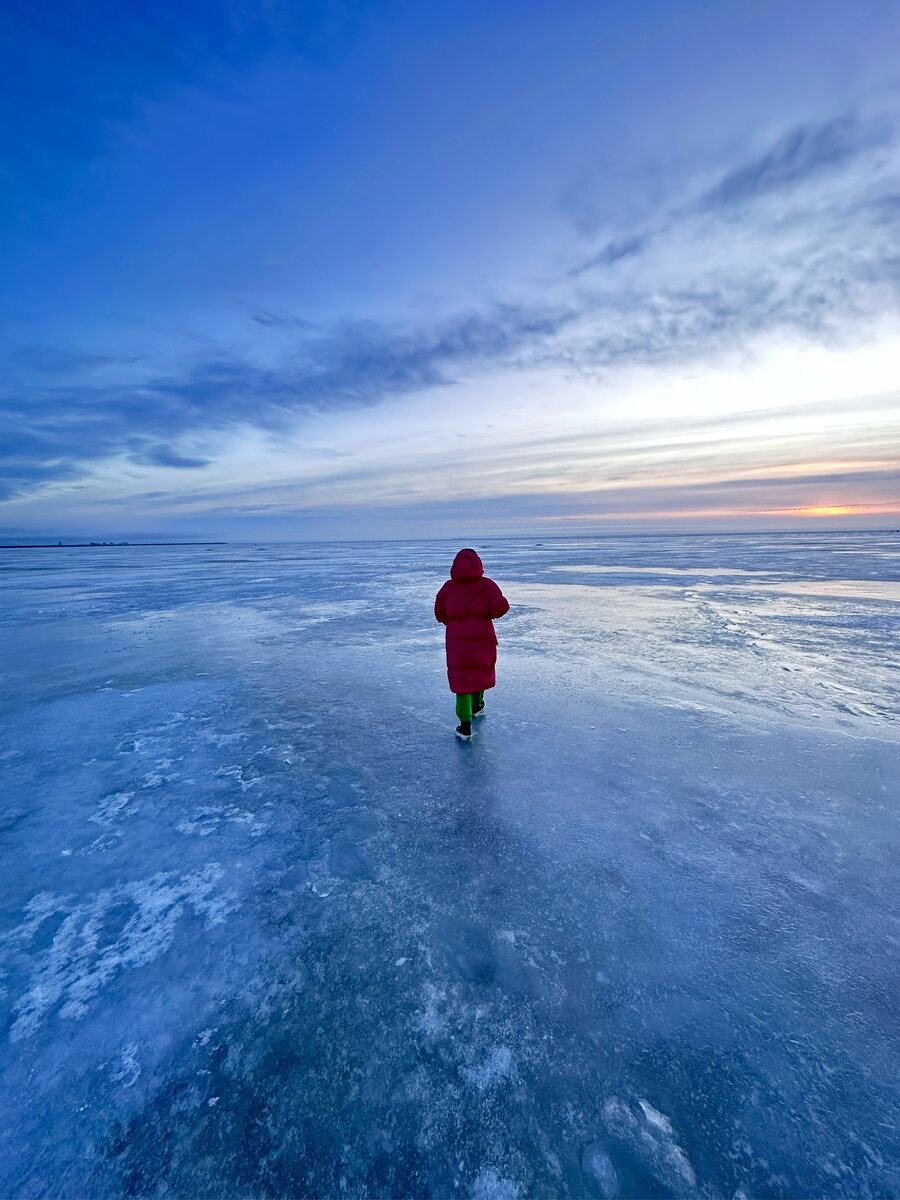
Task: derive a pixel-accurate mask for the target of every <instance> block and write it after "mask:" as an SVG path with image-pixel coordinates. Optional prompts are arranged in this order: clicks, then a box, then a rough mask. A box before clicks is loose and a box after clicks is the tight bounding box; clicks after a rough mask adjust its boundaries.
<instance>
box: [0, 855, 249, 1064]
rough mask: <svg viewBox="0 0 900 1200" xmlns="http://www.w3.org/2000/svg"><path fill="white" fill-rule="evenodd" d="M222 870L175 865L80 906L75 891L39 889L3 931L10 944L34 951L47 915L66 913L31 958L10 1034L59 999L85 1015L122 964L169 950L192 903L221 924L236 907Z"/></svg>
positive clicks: (29, 1029) (62, 1010)
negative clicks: (185, 870) (178, 869)
mask: <svg viewBox="0 0 900 1200" xmlns="http://www.w3.org/2000/svg"><path fill="white" fill-rule="evenodd" d="M223 873H224V872H223V869H222V867H221V866H220V865H219V864H218V863H208V864H207V865H206V866H205V867H203V868H201V869H200V870H197V871H192V872H190V873H189V874H187V875H182V876H181V877H178V876H177V875H175V874H174V873H173V872H170V873H167V874H158V875H154V876H151V878H149V879H146V880H141V881H135V882H129V883H124V884H120V885H119V886H117V887H112V888H105V889H103V890H102V891H100V892H98V893H97V894H96V895H95V896H93V897H92V898H91V899H89V900H87V901H85V902H84V903H82V904H74V905H73V904H72V898H71V896H55V895H53V894H51V893H48V892H42V893H39V894H38V895H37V896H35V897H34V898H33V899H32V900H31V901H30V902H29V904H28V905H27V906H26V909H25V919H24V921H23V922H22V923H21V924H20V925H19V926H18V928H17V929H15V930H13V932H12V933H11V934H9V935H7V936H6V938H4V941H5V942H6V943H7V944H10V945H11V948H15V949H19V950H24V951H25V952H26V953H27V951H28V948H29V943H30V942H31V941H32V939H33V938H34V936H35V934H36V933H38V931H39V928H40V926H41V924H42V923H43V922H44V920H46V919H47V918H48V917H50V916H55V915H62V916H63V920H62V922H61V924H60V926H59V928H58V929H57V930H56V933H55V934H54V936H53V939H52V941H51V942H50V944H49V946H47V947H46V948H44V949H43V950H41V951H39V952H38V953H36V954H33V955H32V956H31V957H30V958H29V960H28V961H29V965H30V966H31V967H32V973H31V978H30V981H29V984H28V986H27V988H26V991H25V993H24V994H23V995H22V996H21V998H20V999H19V1001H18V1002H17V1004H16V1005H15V1007H14V1010H13V1012H14V1020H13V1023H12V1027H11V1029H10V1039H11V1040H12V1041H19V1040H20V1039H22V1038H25V1037H29V1036H30V1035H31V1034H33V1033H34V1032H35V1031H36V1030H37V1029H38V1027H39V1026H40V1024H41V1023H42V1022H43V1021H44V1020H45V1019H46V1018H47V1016H48V1015H49V1014H50V1013H51V1011H53V1010H54V1009H56V1008H57V1006H58V1012H59V1015H60V1016H61V1017H65V1018H77V1017H82V1016H84V1014H85V1013H86V1012H87V1009H88V1005H89V1003H90V1001H91V1000H92V999H93V998H94V997H95V996H96V995H97V994H98V993H100V992H102V991H103V990H104V989H105V988H106V987H107V985H108V984H109V983H110V982H111V981H112V980H113V979H115V978H116V977H117V976H118V975H120V974H121V973H122V972H123V971H126V970H128V969H129V968H134V967H142V966H145V965H146V964H147V963H150V962H153V960H154V959H156V958H159V957H160V955H162V954H163V953H165V951H166V950H168V948H169V947H170V946H171V944H172V942H173V940H174V938H175V933H176V929H177V926H178V922H179V921H180V919H181V917H182V916H183V915H184V913H185V910H186V908H187V907H188V906H190V907H191V908H192V909H193V910H194V912H195V913H196V914H197V915H198V916H201V917H204V918H205V922H206V927H207V928H211V927H213V926H215V925H220V924H221V923H222V922H223V921H224V920H225V918H226V917H227V916H228V914H229V913H230V912H231V911H232V910H233V909H234V908H236V907H237V901H236V899H235V898H234V897H233V896H231V895H229V894H227V893H222V892H220V891H219V889H218V884H219V881H220V880H221V878H222V875H223ZM119 924H120V925H121V927H120V928H119V929H118V930H117V931H115V926H116V925H119Z"/></svg>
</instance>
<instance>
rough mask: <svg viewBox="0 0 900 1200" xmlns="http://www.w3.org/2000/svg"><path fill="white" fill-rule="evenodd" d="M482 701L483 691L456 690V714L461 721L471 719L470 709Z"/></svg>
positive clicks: (476, 706) (478, 705) (479, 705)
mask: <svg viewBox="0 0 900 1200" xmlns="http://www.w3.org/2000/svg"><path fill="white" fill-rule="evenodd" d="M483 702H484V692H483V691H482V692H457V693H456V715H457V716H458V717H459V719H460V720H461V721H471V720H472V710H473V709H474V708H480V707H481V705H482V703H483Z"/></svg>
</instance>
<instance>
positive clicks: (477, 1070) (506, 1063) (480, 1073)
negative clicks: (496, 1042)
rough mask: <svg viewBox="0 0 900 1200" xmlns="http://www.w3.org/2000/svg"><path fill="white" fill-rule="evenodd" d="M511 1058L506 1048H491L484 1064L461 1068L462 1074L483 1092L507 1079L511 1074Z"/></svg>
mask: <svg viewBox="0 0 900 1200" xmlns="http://www.w3.org/2000/svg"><path fill="white" fill-rule="evenodd" d="M512 1064H513V1057H512V1054H511V1053H510V1050H509V1047H508V1046H492V1047H491V1049H490V1051H489V1052H488V1055H487V1057H486V1058H485V1060H484V1062H481V1063H479V1064H478V1065H477V1066H475V1067H463V1070H462V1073H463V1075H465V1077H466V1079H468V1081H469V1082H470V1083H471V1084H473V1085H474V1086H475V1087H477V1088H478V1090H479V1091H482V1092H483V1091H484V1090H485V1089H486V1088H489V1087H491V1086H492V1085H493V1084H495V1083H499V1082H500V1081H501V1080H502V1079H508V1078H509V1076H510V1074H511V1072H512Z"/></svg>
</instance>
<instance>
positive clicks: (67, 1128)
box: [0, 534, 900, 1198]
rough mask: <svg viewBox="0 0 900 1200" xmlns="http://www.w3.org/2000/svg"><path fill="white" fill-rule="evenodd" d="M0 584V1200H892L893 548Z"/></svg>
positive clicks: (847, 538) (520, 553)
mask: <svg viewBox="0 0 900 1200" xmlns="http://www.w3.org/2000/svg"><path fill="white" fill-rule="evenodd" d="M456 549H458V546H457V545H456V544H453V545H450V544H442V543H437V542H409V543H404V544H401V543H396V542H394V543H383V544H359V545H351V544H343V545H336V544H335V545H323V544H318V545H295V546H283V545H282V546H272V545H270V546H265V545H258V546H256V545H255V546H229V547H209V548H200V547H193V548H191V547H177V548H153V549H150V548H143V549H142V548H140V547H128V548H125V547H122V548H113V547H106V548H98V549H92V550H87V549H78V550H75V549H72V550H65V549H47V550H15V551H5V552H3V556H2V559H0V572H2V575H0V586H2V601H3V603H2V612H0V623H2V625H0V627H2V638H3V646H2V650H3V655H2V668H0V669H2V674H3V681H2V682H3V687H2V706H3V712H2V735H0V737H2V747H0V770H2V776H3V777H2V781H0V829H2V832H3V846H4V872H3V888H2V910H0V920H2V924H0V966H2V980H0V983H2V989H0V1007H2V1009H3V1012H4V1014H5V1025H4V1033H3V1040H2V1044H0V1109H2V1112H3V1114H4V1120H3V1122H2V1123H0V1195H3V1196H10V1197H44V1196H53V1197H71V1198H74V1197H86V1196H91V1197H119V1196H160V1197H163V1196H171V1197H265V1196H272V1197H275V1196H278V1197H293V1196H313V1197H325V1196H341V1197H343V1196H347V1197H351V1196H352V1197H359V1196H372V1197H390V1196H404V1197H413V1196H448V1197H449V1196H459V1197H485V1198H487V1197H497V1198H514V1197H522V1198H526V1197H533V1196H552V1197H567V1196H568V1197H588V1196H597V1197H629V1196H660V1197H672V1196H693V1195H699V1196H705V1197H723V1196H724V1197H734V1196H737V1197H748V1198H749V1197H777V1196H835V1197H860V1196H884V1197H887V1196H897V1195H898V1194H900V1167H898V1163H900V1134H898V1119H900V1118H898V1108H900V1106H898V1084H897V1081H898V1079H900V1054H898V1041H900V1038H898V1022H897V997H898V995H900V986H898V983H900V981H898V969H897V962H898V954H897V952H898V945H900V927H898V907H900V903H898V896H900V888H898V886H897V883H898V880H897V866H896V864H897V861H898V860H897V801H898V793H900V754H898V740H900V739H898V733H900V725H898V721H897V712H898V671H897V666H898V644H900V623H898V615H900V594H898V593H900V539H898V537H897V536H896V535H887V534H884V535H878V534H852V535H851V534H831V535H820V536H816V535H812V534H809V535H796V536H794V535H790V536H789V535H780V536H767V537H756V536H748V535H742V536H731V537H726V536H721V537H671V538H664V537H659V538H653V537H635V538H605V539H596V538H594V539H591V538H584V539H578V538H572V539H545V540H543V542H542V541H541V539H519V540H499V539H498V540H494V541H484V542H479V543H478V549H479V551H480V552H481V554H482V556H483V557H484V559H485V562H486V565H487V568H488V571H489V573H490V574H491V575H492V576H493V577H494V578H496V579H497V580H498V581H499V582H500V583H501V585H502V586H503V588H504V590H505V592H506V593H507V595H508V597H509V599H510V600H511V602H512V605H513V607H512V610H511V612H510V614H509V615H508V616H507V617H505V618H504V619H503V620H502V621H501V622H499V623H498V634H499V636H500V640H501V644H500V662H499V669H498V687H497V688H496V689H495V690H494V691H492V692H489V693H488V696H487V705H488V708H487V716H486V718H485V719H484V720H483V721H482V722H481V723H480V725H479V727H478V730H477V735H476V738H475V740H474V741H473V743H472V744H471V745H466V744H461V743H459V742H458V741H457V740H456V738H455V737H454V736H453V729H454V726H455V724H456V720H455V717H454V714H453V703H452V697H451V695H450V693H449V692H448V690H447V687H446V677H445V674H444V665H443V651H442V637H441V633H442V631H441V629H440V627H439V626H437V624H436V623H435V622H434V620H433V618H432V615H431V603H432V599H433V596H434V593H435V591H436V590H437V588H438V586H439V585H440V583H441V582H442V581H443V580H444V578H446V572H447V566H448V564H449V561H450V558H451V556H452V553H453V552H454V551H455V550H456Z"/></svg>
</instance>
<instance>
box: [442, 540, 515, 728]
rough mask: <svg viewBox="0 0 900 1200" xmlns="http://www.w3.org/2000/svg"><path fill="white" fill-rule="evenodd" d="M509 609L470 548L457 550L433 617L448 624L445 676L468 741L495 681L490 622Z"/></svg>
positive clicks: (494, 637) (493, 636)
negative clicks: (473, 719) (475, 720)
mask: <svg viewBox="0 0 900 1200" xmlns="http://www.w3.org/2000/svg"><path fill="white" fill-rule="evenodd" d="M508 612H509V601H508V600H507V599H506V597H505V596H504V595H503V593H502V592H501V591H500V589H499V587H498V586H497V585H496V583H494V581H493V579H488V578H487V576H486V575H485V573H484V565H483V564H482V561H481V559H480V558H479V557H478V555H477V554H476V553H475V551H474V550H471V549H469V548H468V547H467V548H466V549H464V550H460V552H459V554H457V556H456V558H454V560H453V566H452V567H451V568H450V578H449V579H448V580H447V582H446V583H445V584H444V586H443V587H442V588H441V590H440V591H439V592H438V594H437V596H436V597H435V600H434V615H435V617H436V618H437V619H438V620H439V621H440V622H441V624H442V625H445V626H446V627H447V632H446V645H447V677H448V679H449V681H450V691H451V692H455V693H456V715H457V717H458V718H459V725H457V727H456V736H457V737H458V738H459V739H460V740H461V741H464V742H471V740H472V718H473V717H480V716H483V715H484V693H485V692H486V691H487V689H488V688H492V687H493V686H494V684H495V683H496V682H497V678H496V673H495V666H496V662H497V635H496V633H495V632H494V620H495V619H496V618H497V617H502V616H503V615H504V614H505V613H508Z"/></svg>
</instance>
